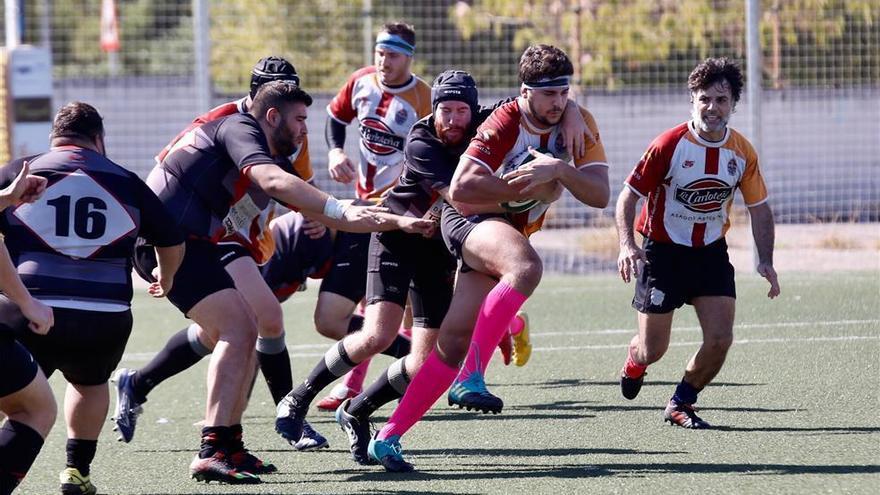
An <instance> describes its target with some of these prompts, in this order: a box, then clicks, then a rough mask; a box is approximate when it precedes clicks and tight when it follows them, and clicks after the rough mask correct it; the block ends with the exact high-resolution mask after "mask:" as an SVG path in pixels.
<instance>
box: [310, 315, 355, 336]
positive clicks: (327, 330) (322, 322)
mask: <svg viewBox="0 0 880 495" xmlns="http://www.w3.org/2000/svg"><path fill="white" fill-rule="evenodd" d="M347 329H348V328H347V327H346V325H345V321H344V320H343V319H341V318H336V317H333V316H332V315H327V314H326V313H325V312H317V311H316V312H315V330H317V331H318V333H319V334H321V335H322V336H324V337H327V338H328V339H333V340H340V339H342V338H343V337H345V332H346V330H347Z"/></svg>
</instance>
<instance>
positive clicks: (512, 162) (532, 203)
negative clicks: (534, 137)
mask: <svg viewBox="0 0 880 495" xmlns="http://www.w3.org/2000/svg"><path fill="white" fill-rule="evenodd" d="M535 151H538V152H540V153H544V154H545V155H550V156H553V157H555V156H556V155H554V154H553V152H552V151H550V150H548V149H547V148H537V149H535ZM534 159H535V157H534V156H533V155H532V154H531V153H529V150H528V149H526V150H525V151H523V152H522V153H520V154H518V155H516V156H514V157H512V158H511V159H509V160H507V161H506V162H504V163H502V164H501V166H500V167H498V170H496V171H495V175H497V176H498V177H504V176H505V175H507V174H508V173H510V172H513V171H514V170H516V169H518V168H520V167H522V166H523V165H525V164H527V163H529V162H530V161H532V160H534ZM539 204H541V202H540V201H538V200H537V199H523V200H520V201H507V202H504V203H501V207H502V208H504V209H505V210H507V211H509V212H511V213H522V212H524V211H529V210H531V209H532V208H534V207H536V206H538V205H539Z"/></svg>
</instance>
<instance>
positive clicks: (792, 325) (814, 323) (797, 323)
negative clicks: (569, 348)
mask: <svg viewBox="0 0 880 495" xmlns="http://www.w3.org/2000/svg"><path fill="white" fill-rule="evenodd" d="M870 323H880V319H874V320H835V321H793V322H788V323H745V324H742V325H734V327H733V331H734V332H736V331H737V330H751V329H755V328H803V327H824V326H834V325H864V324H870ZM699 330H700V327H697V326H693V327H675V326H673V327H672V331H673V332H697V331H699ZM620 333H623V334H635V333H636V325H635V324H633V326H632V327H630V328H608V329H604V330H564V331H561V332H532V333H531V335H532V336H533V337H559V336H564V335H613V334H620Z"/></svg>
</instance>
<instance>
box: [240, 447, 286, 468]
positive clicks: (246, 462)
mask: <svg viewBox="0 0 880 495" xmlns="http://www.w3.org/2000/svg"><path fill="white" fill-rule="evenodd" d="M229 462H230V463H231V464H232V465H233V466H235V469H237V470H239V471H247V472H249V473H253V474H269V473H274V472H276V471H278V468H277V467H275V464H268V463H266V462H263V460H262V459H260V458H259V457H257V456H255V455H254V454H251V453H250V451H249V450H248V449H246V448H244V446H241V448H239V449H237V450H236V451H234V452H231V453H230V454H229Z"/></svg>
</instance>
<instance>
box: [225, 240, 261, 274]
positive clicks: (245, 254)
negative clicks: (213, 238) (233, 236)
mask: <svg viewBox="0 0 880 495" xmlns="http://www.w3.org/2000/svg"><path fill="white" fill-rule="evenodd" d="M217 256H218V257H219V260H220V264H221V265H223V268H224V269H225V268H226V266H227V265H229V264H230V263H232V262H233V261H235V260H237V259H239V258H253V256H251V252H250V251H248V250H247V248H246V247H244V246H242V245H241V244H233V243H228V244H217Z"/></svg>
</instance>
